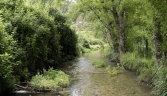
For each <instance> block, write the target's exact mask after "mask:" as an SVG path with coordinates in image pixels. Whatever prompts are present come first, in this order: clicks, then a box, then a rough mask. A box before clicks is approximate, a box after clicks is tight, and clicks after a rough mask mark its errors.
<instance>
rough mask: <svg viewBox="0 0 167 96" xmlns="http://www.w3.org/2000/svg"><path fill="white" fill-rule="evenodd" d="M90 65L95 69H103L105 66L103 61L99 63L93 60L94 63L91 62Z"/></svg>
mask: <svg viewBox="0 0 167 96" xmlns="http://www.w3.org/2000/svg"><path fill="white" fill-rule="evenodd" d="M92 64H93V65H94V66H95V67H97V68H102V67H105V66H106V65H105V63H104V61H101V60H94V61H93V62H92Z"/></svg>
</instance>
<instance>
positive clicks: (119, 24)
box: [112, 7, 125, 63]
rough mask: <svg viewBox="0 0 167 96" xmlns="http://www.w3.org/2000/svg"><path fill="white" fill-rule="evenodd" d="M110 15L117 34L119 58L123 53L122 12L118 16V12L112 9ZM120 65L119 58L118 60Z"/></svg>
mask: <svg viewBox="0 0 167 96" xmlns="http://www.w3.org/2000/svg"><path fill="white" fill-rule="evenodd" d="M112 14H113V17H114V20H115V24H116V28H117V31H118V33H119V54H120V57H121V55H122V54H123V53H124V52H125V47H124V35H125V34H124V10H122V11H121V12H120V14H119V15H118V12H117V10H116V8H115V7H113V10H112ZM120 63H122V62H121V58H120Z"/></svg>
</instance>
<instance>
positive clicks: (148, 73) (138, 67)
mask: <svg viewBox="0 0 167 96" xmlns="http://www.w3.org/2000/svg"><path fill="white" fill-rule="evenodd" d="M122 61H123V65H124V67H125V68H127V69H129V70H133V71H136V72H137V74H139V80H140V81H144V82H148V83H151V82H152V81H153V78H154V77H155V75H156V70H157V66H156V65H155V60H154V59H146V58H140V57H138V55H136V54H135V53H126V54H124V56H122Z"/></svg>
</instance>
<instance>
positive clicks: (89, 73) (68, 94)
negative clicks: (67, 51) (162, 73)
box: [17, 51, 153, 96]
mask: <svg viewBox="0 0 167 96" xmlns="http://www.w3.org/2000/svg"><path fill="white" fill-rule="evenodd" d="M93 60H103V61H105V63H106V64H107V65H110V66H111V67H114V64H112V63H111V62H110V61H109V60H108V59H106V58H104V57H103V56H102V55H101V52H99V51H95V52H91V53H89V54H85V55H84V56H82V57H80V58H78V61H70V62H66V63H64V64H62V65H61V66H60V67H59V69H60V70H63V71H64V72H65V73H67V74H69V75H70V76H71V78H72V79H71V80H72V81H71V85H70V86H69V87H68V88H67V89H64V91H62V94H63V95H62V94H59V95H58V94H57V93H54V92H48V93H43V94H29V95H28V96H153V95H152V94H150V91H151V90H150V88H149V87H148V86H147V85H146V84H142V83H139V82H138V81H137V76H136V75H135V74H134V73H133V72H129V71H126V70H125V71H123V72H122V73H121V74H117V75H115V76H110V75H109V74H107V73H106V71H105V68H95V67H94V66H93V65H92V64H91V62H92V61H93ZM17 96H27V95H23V94H22V95H21V94H20V95H19V94H18V95H17Z"/></svg>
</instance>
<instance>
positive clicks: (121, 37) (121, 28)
mask: <svg viewBox="0 0 167 96" xmlns="http://www.w3.org/2000/svg"><path fill="white" fill-rule="evenodd" d="M119 51H120V55H122V53H124V52H125V47H124V11H123V10H122V11H121V13H120V21H119Z"/></svg>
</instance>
